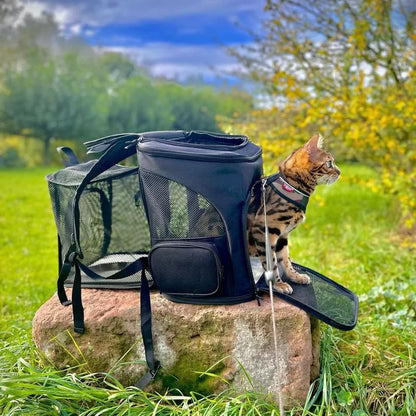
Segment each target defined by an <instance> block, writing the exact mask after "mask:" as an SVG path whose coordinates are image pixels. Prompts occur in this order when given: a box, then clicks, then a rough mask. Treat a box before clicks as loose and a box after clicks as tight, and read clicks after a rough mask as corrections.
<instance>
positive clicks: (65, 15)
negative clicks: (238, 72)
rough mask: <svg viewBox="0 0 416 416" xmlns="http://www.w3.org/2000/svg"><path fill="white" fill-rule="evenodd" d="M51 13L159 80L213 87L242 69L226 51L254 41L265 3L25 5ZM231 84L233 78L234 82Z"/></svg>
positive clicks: (46, 1)
mask: <svg viewBox="0 0 416 416" xmlns="http://www.w3.org/2000/svg"><path fill="white" fill-rule="evenodd" d="M23 2H24V4H25V9H26V11H28V12H30V13H32V14H34V15H36V14H39V13H41V12H43V11H48V12H49V13H52V14H53V15H54V16H55V19H56V20H57V22H58V24H59V26H60V28H61V30H62V31H63V32H64V33H66V34H69V35H71V34H72V35H78V36H82V37H83V38H85V39H86V40H87V41H88V42H89V43H90V44H92V45H94V46H97V47H100V48H105V49H111V50H115V51H119V52H122V53H125V54H127V55H129V56H131V57H132V58H133V59H135V60H136V61H137V62H138V63H139V64H142V65H145V66H147V67H148V68H149V70H150V71H151V72H152V73H153V74H155V75H161V76H166V77H168V78H177V79H180V80H185V79H187V78H189V77H202V79H204V80H205V81H207V82H215V79H216V78H217V77H218V76H220V77H221V74H223V73H225V72H229V71H232V70H233V69H235V68H238V66H239V65H238V63H237V62H236V60H235V59H234V58H232V57H231V56H230V55H229V54H228V53H227V52H226V50H225V47H226V46H232V47H236V46H237V45H241V44H247V43H250V42H251V38H250V36H249V35H248V33H247V31H246V28H247V29H249V30H254V31H259V30H260V27H261V18H262V16H263V13H264V12H263V8H264V4H265V0H200V1H198V0H119V1H116V0H95V1H94V0H86V1H85V0H84V1H82V0H60V1H59V0H23ZM228 79H229V80H230V79H231V78H228Z"/></svg>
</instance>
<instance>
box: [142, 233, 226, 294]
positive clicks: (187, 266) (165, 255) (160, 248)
mask: <svg viewBox="0 0 416 416" xmlns="http://www.w3.org/2000/svg"><path fill="white" fill-rule="evenodd" d="M149 265H150V269H151V272H152V276H153V279H154V281H155V284H156V287H157V288H158V289H159V290H160V291H161V292H162V293H166V294H168V295H182V296H197V297H202V296H211V295H215V294H216V293H217V292H218V291H219V289H220V287H221V280H222V276H223V267H222V264H221V261H220V258H219V256H218V253H217V249H216V247H215V245H214V244H212V243H208V242H204V241H163V242H160V243H157V244H155V245H154V246H153V248H152V250H151V251H150V253H149Z"/></svg>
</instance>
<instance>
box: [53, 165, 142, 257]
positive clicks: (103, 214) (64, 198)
mask: <svg viewBox="0 0 416 416" xmlns="http://www.w3.org/2000/svg"><path fill="white" fill-rule="evenodd" d="M119 170H120V168H118V171H119ZM71 173H72V172H68V171H67V172H66V176H67V177H68V182H70V181H71V178H72V177H71ZM77 173H78V174H79V172H77ZM127 173H128V172H127ZM77 179H78V178H77ZM78 180H79V179H78ZM76 189H77V186H63V185H61V184H59V183H53V182H49V191H50V195H51V201H52V208H53V212H54V216H55V222H56V225H57V229H58V233H59V236H60V239H61V242H62V246H63V247H62V248H63V250H62V251H63V253H66V251H67V250H68V248H69V245H70V243H71V234H72V212H73V211H72V201H73V197H74V194H75V191H76ZM79 209H80V244H81V249H82V252H83V255H84V259H83V262H84V263H85V264H91V263H94V262H96V261H97V260H99V259H101V258H103V257H104V256H109V255H111V256H112V257H111V259H112V260H111V261H112V262H113V263H120V264H122V263H126V262H128V260H127V259H126V256H128V255H131V256H133V257H132V259H133V260H134V253H138V252H143V251H148V250H149V249H150V234H149V227H148V224H147V217H146V213H145V210H144V206H143V204H142V202H141V195H140V189H139V185H138V180H137V174H135V173H134V172H131V173H128V174H126V175H121V176H117V177H110V176H108V175H107V177H105V178H104V179H103V180H99V181H95V182H93V183H91V184H89V185H88V186H87V187H86V189H85V190H84V192H83V193H82V195H81V198H80V202H79ZM117 255H122V259H121V260H119V259H116V258H115V257H114V256H117Z"/></svg>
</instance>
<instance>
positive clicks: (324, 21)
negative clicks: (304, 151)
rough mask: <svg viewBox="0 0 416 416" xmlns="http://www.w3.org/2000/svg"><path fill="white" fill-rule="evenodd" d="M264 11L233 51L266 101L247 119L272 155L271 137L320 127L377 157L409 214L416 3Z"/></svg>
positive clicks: (415, 163) (327, 0)
mask: <svg viewBox="0 0 416 416" xmlns="http://www.w3.org/2000/svg"><path fill="white" fill-rule="evenodd" d="M408 4H409V5H410V3H408ZM265 13H266V17H265V21H264V33H263V35H262V36H258V37H256V39H255V42H254V44H253V45H252V46H250V47H249V48H245V49H243V50H239V51H233V54H234V55H235V56H237V57H238V59H239V60H240V61H241V62H242V63H243V64H244V65H245V67H246V69H247V72H248V74H249V76H250V77H251V78H252V79H254V80H256V81H258V82H259V83H260V84H261V85H262V87H263V91H264V92H265V93H266V94H267V96H268V103H272V106H269V108H267V109H264V110H260V111H258V112H257V113H255V114H253V115H252V120H251V123H246V124H245V125H244V126H245V128H248V130H251V131H257V133H258V136H260V137H261V138H262V139H263V141H264V144H265V147H266V148H267V149H268V151H269V152H270V154H271V155H273V156H274V155H275V154H276V153H277V151H278V150H277V149H278V146H277V142H276V140H279V146H280V145H281V144H283V146H289V142H291V143H290V145H291V146H293V145H294V144H298V143H293V140H289V139H290V138H293V137H295V138H299V139H297V140H296V141H298V140H299V141H301V140H303V139H304V138H305V137H307V136H308V134H309V133H310V132H308V130H320V131H322V132H323V133H324V134H325V135H327V136H330V137H331V138H332V142H333V143H334V142H335V147H336V148H337V149H338V151H342V152H343V153H344V157H353V158H355V159H358V160H361V161H365V163H367V164H368V163H371V164H373V165H374V166H377V167H379V168H380V170H381V171H382V172H383V175H382V180H383V183H384V186H385V188H386V189H388V190H389V192H394V193H396V194H397V195H398V198H399V200H400V201H401V203H402V210H403V218H404V219H405V222H407V224H408V225H410V224H412V223H414V222H415V221H416V202H415V201H416V128H415V126H416V104H415V103H416V100H415V98H416V80H415V76H414V75H415V69H416V11H415V10H414V8H413V11H412V10H410V7H409V8H408V9H406V7H405V5H404V3H402V2H401V1H393V0H360V1H358V0H310V1H307V2H305V1H302V0H269V1H268V2H267V5H266V9H265ZM259 120H260V121H259ZM259 123H260V124H261V125H262V127H263V129H264V130H263V131H261V132H258V125H259ZM244 126H242V125H237V126H234V128H235V127H237V128H241V127H244Z"/></svg>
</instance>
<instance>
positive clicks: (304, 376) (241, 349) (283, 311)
mask: <svg viewBox="0 0 416 416" xmlns="http://www.w3.org/2000/svg"><path fill="white" fill-rule="evenodd" d="M68 295H70V293H68ZM139 298H140V294H139V292H138V291H133V290H129V291H127V290H126V291H124V290H103V289H101V290H98V289H83V304H84V308H85V325H86V332H85V333H84V334H83V335H79V334H76V333H74V332H73V329H72V309H71V307H63V306H62V305H61V304H60V303H59V300H58V297H57V296H56V295H54V296H53V297H52V298H51V299H49V300H48V301H47V302H46V303H45V304H44V305H42V306H41V307H40V309H39V310H38V311H37V313H36V315H35V317H34V319H33V338H34V341H35V343H36V345H37V346H38V348H39V349H40V350H41V351H43V353H44V354H45V355H46V357H47V358H48V359H49V360H51V361H52V362H53V363H54V364H55V366H56V367H57V368H66V367H74V366H76V367H77V370H79V371H90V372H104V373H110V374H112V375H113V376H115V377H116V378H118V380H119V381H120V382H121V383H122V384H124V385H129V384H134V383H135V382H136V381H137V380H138V379H139V378H140V376H141V375H142V374H144V373H145V371H146V366H145V364H144V363H145V359H144V349H143V345H142V342H141V334H140V309H139V306H140V300H139ZM151 302H152V320H153V338H154V344H155V356H156V357H157V358H158V359H159V360H160V361H161V363H162V366H163V370H162V371H161V372H160V374H159V375H158V377H157V378H156V381H155V382H154V383H153V384H152V386H151V389H153V390H157V391H160V392H163V391H165V390H166V388H179V389H180V390H181V391H182V392H183V393H186V392H189V391H191V390H193V391H199V392H201V393H213V392H219V391H221V390H222V389H223V388H224V387H226V385H227V383H226V382H225V380H226V381H227V382H228V383H230V384H231V386H232V387H234V388H236V389H237V390H240V391H241V390H244V389H252V387H251V386H250V383H249V382H248V380H247V377H246V376H245V374H244V373H247V374H248V375H249V376H250V379H251V382H252V383H253V385H254V388H255V390H256V391H263V392H265V393H271V394H272V395H273V397H274V398H275V399H276V400H277V391H278V383H279V381H281V382H282V385H283V394H284V397H285V405H286V406H292V405H294V404H302V403H303V402H304V401H305V399H306V395H307V392H308V389H309V385H310V382H311V381H312V380H313V379H315V378H317V377H318V376H319V339H320V336H319V326H318V322H317V321H316V320H315V319H312V318H310V317H309V316H308V315H307V314H306V313H305V312H303V311H302V310H300V309H298V308H296V307H295V306H292V305H290V304H288V303H286V302H284V301H282V300H279V299H275V300H274V306H275V312H276V328H277V336H278V349H279V367H280V368H279V370H278V371H277V370H276V367H275V354H274V343H273V333H272V325H271V313H270V309H271V308H270V301H269V300H268V299H267V296H264V300H263V301H262V302H261V306H260V307H259V306H258V304H257V302H256V301H253V302H248V303H243V304H239V305H227V306H206V305H185V304H179V303H173V302H170V301H168V300H166V299H165V298H163V296H161V295H160V294H159V293H153V292H152V294H151ZM241 366H242V367H243V369H244V370H243V369H242V368H241ZM201 372H208V373H213V374H217V375H218V376H219V377H211V376H208V375H201Z"/></svg>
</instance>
